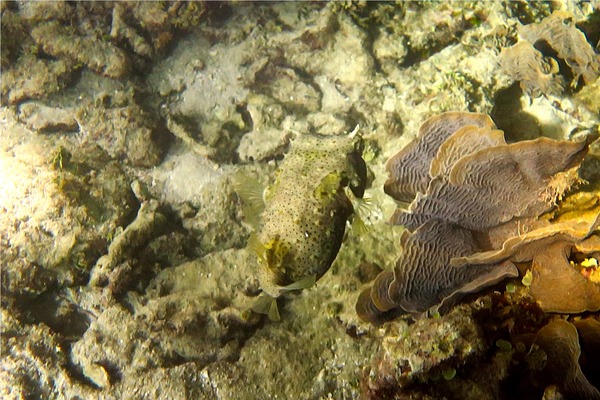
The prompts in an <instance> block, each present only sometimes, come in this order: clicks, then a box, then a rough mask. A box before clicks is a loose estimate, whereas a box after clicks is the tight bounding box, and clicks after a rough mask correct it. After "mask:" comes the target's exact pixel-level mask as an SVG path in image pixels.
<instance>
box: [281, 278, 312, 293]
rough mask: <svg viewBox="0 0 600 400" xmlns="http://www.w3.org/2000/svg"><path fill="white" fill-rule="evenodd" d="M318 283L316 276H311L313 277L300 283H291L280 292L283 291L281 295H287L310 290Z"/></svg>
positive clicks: (301, 280)
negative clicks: (295, 291)
mask: <svg viewBox="0 0 600 400" xmlns="http://www.w3.org/2000/svg"><path fill="white" fill-rule="evenodd" d="M316 282H317V279H316V278H315V276H314V275H311V276H307V277H306V278H303V279H300V280H299V281H296V282H294V283H290V284H289V285H287V286H284V287H282V288H281V289H280V291H281V293H287V292H292V291H294V290H302V289H308V288H310V287H313V286H314V285H315V283H316Z"/></svg>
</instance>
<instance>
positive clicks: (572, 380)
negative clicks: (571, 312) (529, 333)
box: [535, 320, 600, 399]
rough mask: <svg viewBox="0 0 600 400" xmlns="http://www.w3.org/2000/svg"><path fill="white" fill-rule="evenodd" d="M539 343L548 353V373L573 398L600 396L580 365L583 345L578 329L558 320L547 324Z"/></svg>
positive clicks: (549, 377) (595, 397) (538, 335)
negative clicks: (580, 341) (581, 345)
mask: <svg viewBox="0 0 600 400" xmlns="http://www.w3.org/2000/svg"><path fill="white" fill-rule="evenodd" d="M535 343H536V344H537V345H538V346H539V347H540V348H541V349H542V350H543V351H544V353H546V365H545V368H544V371H543V372H544V375H545V377H546V379H547V380H548V381H549V382H550V383H555V384H557V385H558V387H559V390H560V391H561V393H562V394H563V395H564V396H566V398H569V399H600V392H599V391H598V389H596V388H595V387H594V386H592V384H591V383H590V382H589V381H588V380H587V378H586V376H585V375H584V374H583V371H582V370H581V366H580V365H579V358H580V356H581V347H580V344H579V335H578V332H577V328H576V327H575V326H574V325H573V324H571V323H569V322H567V321H565V320H556V321H552V322H551V323H549V324H548V325H546V326H544V327H543V328H542V329H540V331H539V332H538V334H537V337H536V340H535Z"/></svg>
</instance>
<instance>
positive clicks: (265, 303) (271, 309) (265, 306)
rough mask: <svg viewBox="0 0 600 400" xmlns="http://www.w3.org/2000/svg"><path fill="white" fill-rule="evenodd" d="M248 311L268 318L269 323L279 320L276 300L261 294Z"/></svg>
mask: <svg viewBox="0 0 600 400" xmlns="http://www.w3.org/2000/svg"><path fill="white" fill-rule="evenodd" d="M250 309H251V310H252V311H254V312H255V313H257V314H264V315H266V316H268V317H269V319H270V320H271V321H279V320H281V317H280V315H279V309H278V308H277V300H276V299H275V298H274V297H273V296H269V295H268V294H264V293H263V294H261V295H260V296H259V297H258V299H257V300H256V301H255V302H254V304H252V307H251V308H250Z"/></svg>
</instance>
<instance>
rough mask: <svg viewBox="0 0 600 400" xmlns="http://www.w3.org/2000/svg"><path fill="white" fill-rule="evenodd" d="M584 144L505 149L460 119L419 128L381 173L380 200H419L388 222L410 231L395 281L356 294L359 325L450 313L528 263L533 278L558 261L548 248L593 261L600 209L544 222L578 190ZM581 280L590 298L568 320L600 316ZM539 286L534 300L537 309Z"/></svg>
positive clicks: (476, 122) (472, 120) (471, 120)
mask: <svg viewBox="0 0 600 400" xmlns="http://www.w3.org/2000/svg"><path fill="white" fill-rule="evenodd" d="M449 131H450V132H449ZM590 141H591V137H590V138H588V139H587V140H584V141H580V142H569V141H555V140H551V139H548V138H539V139H536V140H531V141H523V142H517V143H511V144H506V143H505V141H504V139H503V137H502V132H501V131H498V130H496V129H495V125H494V124H493V122H492V121H491V119H489V117H487V116H486V115H484V114H473V113H466V112H464V113H461V112H449V113H444V114H441V115H438V116H435V117H432V118H430V119H429V120H427V121H426V122H425V123H423V126H422V127H421V129H420V135H419V137H418V138H417V139H416V140H415V142H413V143H412V144H409V145H408V146H407V148H406V149H405V150H402V151H401V152H400V153H398V154H397V155H395V156H394V157H392V158H391V159H390V161H389V162H388V166H387V168H388V171H389V172H390V174H391V177H390V179H389V180H388V181H387V182H386V186H385V190H386V192H387V193H388V194H390V195H392V197H394V198H396V199H397V200H400V201H406V199H407V197H408V196H409V195H410V194H413V196H415V199H414V200H413V202H412V203H411V204H410V206H409V208H408V210H406V209H402V208H399V209H398V210H396V212H395V214H394V215H393V216H392V219H391V222H392V223H394V224H401V225H404V226H405V227H406V228H407V231H405V233H404V235H403V237H402V247H403V249H404V252H403V254H402V256H401V257H400V258H399V259H398V261H397V264H396V267H395V268H394V271H393V274H392V273H391V272H389V271H386V272H383V273H382V274H381V275H380V276H379V277H378V278H377V279H376V280H375V282H374V284H373V287H372V288H370V289H367V290H366V291H365V292H363V293H362V294H361V296H360V297H359V300H358V303H357V306H356V308H357V312H358V314H359V316H360V317H361V318H363V319H365V320H368V321H371V322H373V323H380V322H382V321H383V320H385V319H386V317H388V316H392V315H395V314H397V313H401V312H410V313H413V314H420V313H423V312H425V311H427V310H430V309H433V310H434V311H439V312H442V313H443V312H446V311H447V310H448V308H449V307H451V306H452V305H453V304H455V303H456V301H457V300H458V299H459V298H460V297H462V296H463V295H464V294H466V293H473V292H477V291H479V290H482V289H483V288H485V287H489V286H491V285H493V284H495V283H497V282H499V281H501V280H503V279H505V278H508V277H514V276H517V275H518V271H517V268H516V267H515V265H514V264H513V263H514V262H528V261H532V260H533V265H534V273H536V271H539V270H540V267H539V266H538V265H540V264H541V265H544V268H548V265H551V264H549V261H548V258H552V260H553V263H554V262H556V258H555V257H552V254H556V253H550V252H547V250H546V247H547V246H550V247H549V249H554V248H556V249H558V250H557V251H565V249H567V248H569V249H570V248H573V246H574V248H577V249H580V251H581V252H582V253H585V255H590V256H594V255H595V254H596V252H598V251H600V248H599V247H598V245H599V244H600V243H599V242H600V241H598V240H596V239H597V237H596V236H592V234H593V232H594V230H595V229H596V228H597V221H598V220H599V218H600V217H599V213H600V210H598V207H593V208H592V209H591V210H590V211H589V212H587V213H583V214H575V215H565V216H564V217H562V218H560V217H556V218H555V220H550V219H549V218H547V217H544V218H542V217H541V216H542V215H544V214H545V213H548V212H549V211H550V210H551V209H553V208H554V207H555V206H556V204H557V202H559V201H560V200H561V199H562V197H563V195H564V194H565V193H566V191H567V190H568V189H569V188H571V187H572V186H573V185H574V184H576V183H577V182H578V177H577V169H578V167H579V165H580V163H581V161H582V159H583V157H584V156H585V155H586V154H587V151H588V146H589V143H590ZM414 159H421V160H423V159H425V160H427V161H428V163H424V162H422V161H421V162H416V163H412V162H411V161H412V160H414ZM427 182H428V184H427V185H426V187H425V189H423V187H424V186H425V183H427ZM587 238H589V239H588V240H586V239H587ZM569 246H570V247H569ZM578 246H579V247H578ZM548 251H550V250H548ZM564 260H566V258H564ZM566 263H567V265H568V264H569V262H568V261H567V262H566ZM563 264H564V263H563ZM557 265H558V266H560V265H562V264H560V263H558V264H557ZM535 266H538V267H535ZM574 271H575V270H574ZM577 274H579V275H580V276H581V279H583V280H584V281H585V282H583V284H581V282H579V283H578V285H579V286H578V288H579V289H580V290H583V291H584V292H577V293H579V294H581V295H582V296H583V295H585V294H587V295H589V296H591V297H590V300H589V303H586V304H584V305H582V304H578V305H574V306H573V307H571V308H570V309H569V311H572V312H580V311H584V310H597V309H600V299H599V298H598V295H597V294H596V292H597V291H598V290H600V285H599V284H597V283H595V282H591V281H590V280H586V278H585V277H584V276H582V275H581V274H580V273H579V272H577ZM536 285H537V281H536ZM536 285H533V287H532V295H534V297H537V298H538V300H540V305H541V306H542V307H543V306H544V301H542V300H541V299H542V298H543V296H540V297H538V296H536V291H535V290H534V288H539V286H536ZM550 285H551V286H553V287H556V283H555V282H552V283H550ZM548 291H551V290H550V289H547V288H544V289H542V292H543V293H547V292H548ZM561 296H564V293H562V294H561ZM573 297H577V296H573ZM573 301H574V302H576V300H573ZM546 309H547V310H548V311H559V312H560V311H565V310H561V309H557V308H553V307H551V306H548V307H547V308H546Z"/></svg>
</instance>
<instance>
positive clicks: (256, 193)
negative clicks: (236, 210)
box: [233, 173, 265, 229]
mask: <svg viewBox="0 0 600 400" xmlns="http://www.w3.org/2000/svg"><path fill="white" fill-rule="evenodd" d="M233 188H234V190H235V192H236V193H237V194H238V196H240V198H241V199H242V202H243V205H242V213H243V214H244V216H245V217H246V221H248V223H249V224H250V225H251V226H252V227H253V228H254V229H258V227H259V225H260V215H261V214H262V212H263V211H264V209H265V202H264V199H263V187H262V185H261V184H260V183H259V182H258V180H257V179H256V178H255V177H253V176H251V175H249V174H245V173H238V174H237V175H235V176H234V177H233Z"/></svg>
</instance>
